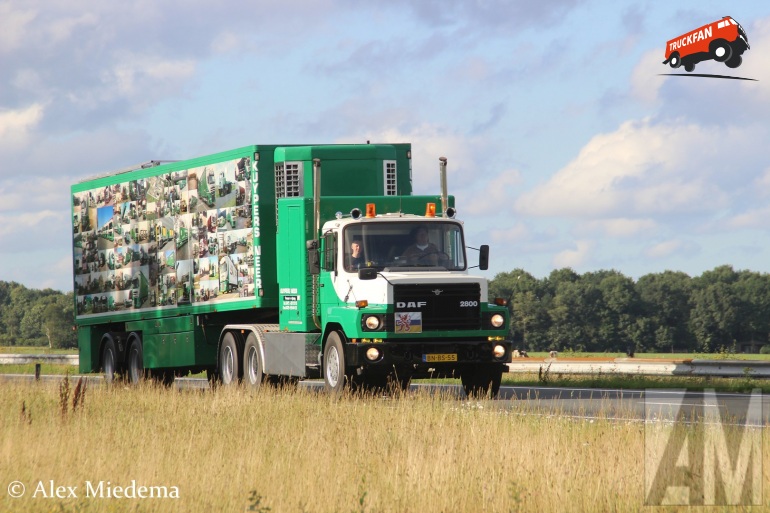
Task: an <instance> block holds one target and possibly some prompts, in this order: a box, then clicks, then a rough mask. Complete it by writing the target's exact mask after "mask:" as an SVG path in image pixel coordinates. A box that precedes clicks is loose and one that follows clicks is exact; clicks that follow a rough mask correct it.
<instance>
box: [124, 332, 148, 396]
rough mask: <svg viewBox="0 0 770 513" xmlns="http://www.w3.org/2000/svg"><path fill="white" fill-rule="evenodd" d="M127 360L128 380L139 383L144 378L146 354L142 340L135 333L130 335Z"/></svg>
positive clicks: (133, 383) (135, 383)
mask: <svg viewBox="0 0 770 513" xmlns="http://www.w3.org/2000/svg"><path fill="white" fill-rule="evenodd" d="M126 360H127V361H128V381H129V383H131V384H132V385H138V384H139V383H141V382H142V381H143V380H144V354H143V352H142V340H141V339H140V338H139V337H138V336H137V335H135V334H132V336H130V337H129V345H128V353H127V355H126Z"/></svg>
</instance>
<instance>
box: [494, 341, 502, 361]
mask: <svg viewBox="0 0 770 513" xmlns="http://www.w3.org/2000/svg"><path fill="white" fill-rule="evenodd" d="M492 354H493V355H494V357H495V358H496V359H497V360H499V359H501V358H502V357H503V356H505V346H504V345H502V344H497V345H495V347H493V348H492Z"/></svg>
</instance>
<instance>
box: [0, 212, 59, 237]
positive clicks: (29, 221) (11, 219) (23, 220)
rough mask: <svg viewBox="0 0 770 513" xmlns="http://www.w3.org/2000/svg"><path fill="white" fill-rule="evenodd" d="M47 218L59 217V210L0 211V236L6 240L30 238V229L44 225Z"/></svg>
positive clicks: (55, 218)
mask: <svg viewBox="0 0 770 513" xmlns="http://www.w3.org/2000/svg"><path fill="white" fill-rule="evenodd" d="M68 218H69V216H68ZM49 219H50V220H58V219H61V212H55V211H53V210H40V211H37V212H23V213H15V214H1V213H0V236H2V237H5V238H7V239H8V240H27V241H28V240H31V238H30V236H29V232H30V230H33V229H37V228H40V227H41V226H42V227H45V226H44V225H43V222H44V221H47V220H49Z"/></svg>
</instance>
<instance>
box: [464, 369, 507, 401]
mask: <svg viewBox="0 0 770 513" xmlns="http://www.w3.org/2000/svg"><path fill="white" fill-rule="evenodd" d="M502 379H503V369H502V368H500V367H498V366H490V365H473V366H469V367H467V368H465V369H463V371H462V373H461V374H460V380H461V381H462V383H463V388H464V389H465V395H467V396H468V397H469V398H470V397H489V398H491V399H494V398H495V397H497V394H498V392H499V391H500V382H501V381H502Z"/></svg>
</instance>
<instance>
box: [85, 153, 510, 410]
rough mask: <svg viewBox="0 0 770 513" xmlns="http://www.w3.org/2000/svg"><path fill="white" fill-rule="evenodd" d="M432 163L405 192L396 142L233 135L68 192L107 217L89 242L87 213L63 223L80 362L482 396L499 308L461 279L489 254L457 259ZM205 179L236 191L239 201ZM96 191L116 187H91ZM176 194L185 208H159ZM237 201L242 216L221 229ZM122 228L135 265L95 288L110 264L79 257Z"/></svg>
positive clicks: (406, 163) (407, 175)
mask: <svg viewBox="0 0 770 513" xmlns="http://www.w3.org/2000/svg"><path fill="white" fill-rule="evenodd" d="M439 171H440V177H441V184H442V187H441V193H440V194H437V195H432V196H416V195H413V194H412V161H411V145H409V144H362V145H307V146H281V145H251V146H246V147H242V148H237V149H234V150H230V151H225V152H220V153H216V154H212V155H207V156H203V157H198V158H193V159H189V160H183V161H175V162H167V163H160V162H159V161H151V162H150V163H147V164H143V165H139V166H136V167H135V168H133V169H129V170H122V171H120V172H116V173H108V174H106V175H101V176H99V177H97V178H93V179H87V180H84V181H81V182H79V183H77V184H75V185H73V186H72V189H71V195H72V215H73V219H80V220H86V219H89V220H90V219H94V220H95V219H107V218H109V217H110V215H111V216H112V219H113V223H111V224H110V223H107V222H104V223H102V225H101V228H100V229H101V233H100V235H103V236H102V237H101V240H100V242H99V248H98V249H97V248H96V245H95V244H84V243H83V242H82V241H84V240H85V241H90V240H95V239H97V235H96V234H95V233H93V231H94V230H93V229H92V228H93V227H94V226H95V225H96V223H95V222H94V223H90V222H89V223H86V222H85V221H81V222H80V223H74V228H75V230H74V231H75V233H74V236H73V262H74V265H73V269H74V289H75V291H76V293H75V302H76V306H77V310H76V311H77V315H76V325H77V330H78V343H79V352H80V371H81V372H84V373H85V372H99V371H101V372H104V373H105V377H106V379H107V380H112V379H114V378H115V376H123V377H126V378H127V379H128V380H130V381H131V382H132V383H137V382H140V381H142V380H143V379H145V378H148V377H151V378H155V379H159V380H162V381H164V382H169V381H171V380H173V378H174V376H180V375H186V374H188V373H190V372H193V373H197V372H202V371H206V373H207V374H208V375H209V377H210V379H212V380H216V381H218V382H221V383H222V384H224V385H233V384H236V383H239V382H243V383H245V384H247V385H248V386H251V387H258V386H260V385H262V384H263V383H271V382H276V381H296V380H299V379H304V378H323V380H324V383H325V388H326V389H328V390H330V391H332V392H335V393H336V392H340V391H342V390H343V389H345V388H369V387H373V388H380V387H384V386H387V385H388V384H391V385H393V386H400V387H402V388H405V387H407V386H408V385H409V383H410V381H411V379H413V378H417V377H428V376H435V377H454V378H459V379H461V381H462V384H463V386H464V388H465V391H466V392H467V393H468V394H474V393H491V394H492V395H496V394H497V392H498V389H499V386H500V380H501V376H502V373H503V372H504V371H505V369H506V363H507V362H509V361H510V358H511V343H510V340H509V339H508V336H507V334H508V310H507V307H506V305H505V301H504V300H502V299H493V300H491V301H490V300H489V299H488V297H487V281H486V279H485V278H483V277H481V276H477V275H473V274H470V273H469V269H472V268H473V267H480V268H481V269H486V268H487V265H488V255H489V251H488V249H489V248H488V246H486V245H481V246H479V247H478V250H477V251H478V261H479V265H478V266H474V265H472V263H471V262H470V260H469V257H468V254H467V251H468V249H469V248H468V246H467V245H466V241H465V233H464V226H463V223H462V222H461V221H459V220H457V219H456V218H455V213H456V211H455V207H454V198H453V197H452V196H449V195H448V194H447V190H446V159H443V158H442V159H441V160H440V164H439ZM214 177H227V180H226V181H225V182H221V183H224V184H226V183H230V180H235V181H234V182H232V185H231V188H235V189H236V190H241V189H242V190H243V191H245V198H242V200H241V201H239V202H238V203H239V204H241V203H242V204H241V205H240V206H236V205H235V202H234V199H235V198H233V197H232V196H231V195H229V194H227V185H224V187H222V186H221V185H220V188H219V190H220V191H222V192H225V193H224V194H216V193H215V189H216V184H215V183H214ZM230 177H232V178H230ZM107 188H110V189H112V190H127V191H130V192H131V194H126V195H121V194H115V195H112V196H109V195H104V194H98V193H99V192H100V191H103V190H107ZM172 189H173V194H171V191H172ZM94 198H98V199H94ZM180 201H185V202H186V204H187V205H189V207H190V208H189V210H188V211H186V212H182V211H180V210H179V209H174V208H171V206H170V205H167V204H166V203H171V202H180ZM127 203H128V205H126V204H127ZM244 209H245V210H244ZM143 210H146V211H143ZM244 211H245V212H247V216H248V219H249V220H250V222H249V223H240V222H239V223H236V222H234V221H233V220H235V219H238V218H240V217H243V216H244ZM126 213H131V214H133V215H128V216H127V215H125V214H126ZM150 214H152V215H150ZM223 218H224V219H229V220H231V221H230V222H226V223H224V224H217V223H216V222H212V221H213V220H215V219H223ZM201 220H208V221H203V222H201ZM139 223H141V226H135V225H138V224H139ZM136 228H139V229H141V230H147V231H148V233H153V234H156V237H155V238H156V239H157V243H155V242H153V243H150V242H149V241H145V240H139V241H137V242H138V244H136V245H134V247H135V248H136V246H137V245H138V251H139V252H140V253H142V254H146V255H147V257H146V258H142V259H133V258H132V259H130V261H128V262H127V263H126V265H124V266H123V267H122V269H121V272H122V276H123V280H125V281H127V283H130V284H131V285H132V286H131V288H130V289H128V290H117V289H115V288H109V289H107V288H105V290H96V289H95V288H94V286H95V284H96V287H97V288H98V284H102V283H106V282H108V281H109V280H110V276H111V274H112V273H113V272H114V271H110V270H109V269H107V268H106V267H105V268H104V269H102V268H101V267H99V266H97V265H91V266H88V265H83V262H90V261H92V260H93V258H92V257H93V256H94V255H91V254H90V253H92V252H96V251H101V252H103V254H104V255H105V260H106V261H108V262H113V261H115V260H116V258H117V256H119V255H121V254H122V250H123V248H121V247H118V246H117V245H116V244H115V243H114V242H113V241H112V240H110V238H109V237H107V236H104V235H106V232H107V231H109V230H110V229H111V230H114V231H116V233H119V232H122V233H127V232H130V231H131V230H135V229H136ZM188 232H189V233H188ZM174 234H178V237H175V236H174ZM188 238H192V239H193V240H194V241H203V243H201V244H200V246H201V248H205V244H206V241H208V248H206V249H208V252H206V251H202V250H199V251H197V252H196V251H191V250H190V246H191V245H190V244H186V242H187V240H188ZM113 239H116V238H115V237H113ZM226 240H229V241H238V242H239V243H240V242H244V243H243V244H240V245H239V244H238V243H236V248H235V250H234V251H233V248H232V247H230V246H232V244H230V245H228V244H226V243H224V241H226ZM212 241H213V242H212ZM354 243H355V245H358V248H359V251H358V253H357V254H356V255H354V254H353V253H352V247H353V246H354ZM102 274H104V276H102ZM156 298H157V299H156ZM105 302H106V303H105ZM105 304H106V305H108V306H107V308H105ZM112 304H122V305H124V307H123V308H109V305H112Z"/></svg>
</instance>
